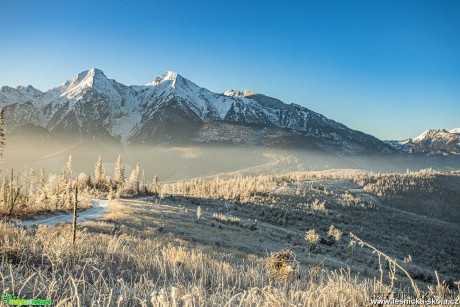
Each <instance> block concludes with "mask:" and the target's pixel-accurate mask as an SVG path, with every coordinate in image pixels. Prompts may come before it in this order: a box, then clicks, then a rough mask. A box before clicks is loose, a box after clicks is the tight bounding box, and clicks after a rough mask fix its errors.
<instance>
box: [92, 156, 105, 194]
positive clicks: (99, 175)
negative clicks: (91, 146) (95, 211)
mask: <svg viewBox="0 0 460 307" xmlns="http://www.w3.org/2000/svg"><path fill="white" fill-rule="evenodd" d="M103 178H104V169H103V168H102V156H101V155H99V158H98V159H97V162H96V166H95V168H94V180H95V184H96V186H97V187H99V186H100V185H101V184H102V181H103Z"/></svg>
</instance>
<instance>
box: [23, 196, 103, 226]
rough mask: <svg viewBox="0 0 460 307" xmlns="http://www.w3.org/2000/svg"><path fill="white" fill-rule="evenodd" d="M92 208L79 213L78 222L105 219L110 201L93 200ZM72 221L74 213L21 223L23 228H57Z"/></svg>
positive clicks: (42, 217) (38, 217) (41, 217)
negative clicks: (32, 226) (41, 226)
mask: <svg viewBox="0 0 460 307" xmlns="http://www.w3.org/2000/svg"><path fill="white" fill-rule="evenodd" d="M91 205H92V207H91V208H89V209H87V210H84V211H80V212H78V215H77V221H78V222H86V221H89V220H95V219H99V218H101V217H103V216H104V215H105V214H106V213H108V212H109V201H108V200H103V199H93V200H91ZM71 221H72V213H62V214H59V215H54V216H37V217H36V218H33V219H30V220H24V221H21V223H20V225H21V226H30V225H47V226H55V225H58V224H65V223H70V222H71Z"/></svg>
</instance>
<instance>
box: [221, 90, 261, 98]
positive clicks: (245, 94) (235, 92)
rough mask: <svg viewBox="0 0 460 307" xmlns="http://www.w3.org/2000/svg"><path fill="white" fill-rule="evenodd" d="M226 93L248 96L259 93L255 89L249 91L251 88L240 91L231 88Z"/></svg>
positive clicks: (227, 94)
mask: <svg viewBox="0 0 460 307" xmlns="http://www.w3.org/2000/svg"><path fill="white" fill-rule="evenodd" d="M224 95H225V96H233V97H247V96H252V95H257V93H256V92H253V91H249V90H244V91H239V90H233V89H229V90H228V91H226V92H225V93H224Z"/></svg>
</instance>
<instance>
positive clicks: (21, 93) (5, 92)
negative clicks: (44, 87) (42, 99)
mask: <svg viewBox="0 0 460 307" xmlns="http://www.w3.org/2000/svg"><path fill="white" fill-rule="evenodd" d="M41 94H43V93H42V92H41V91H40V90H38V89H36V88H34V87H33V86H31V85H29V86H26V87H24V86H18V87H17V88H12V87H9V86H3V87H2V88H0V106H6V105H9V104H13V103H25V102H28V101H32V100H33V99H35V98H36V97H37V96H39V95H41Z"/></svg>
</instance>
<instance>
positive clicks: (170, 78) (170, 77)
mask: <svg viewBox="0 0 460 307" xmlns="http://www.w3.org/2000/svg"><path fill="white" fill-rule="evenodd" d="M178 79H183V78H182V76H181V75H179V74H178V73H177V72H175V71H170V70H169V71H167V72H165V73H164V74H163V75H161V76H160V77H156V78H155V80H153V81H151V82H149V83H147V84H146V85H153V86H158V85H160V84H162V83H164V82H169V83H171V87H175V86H176V81H177V80H178Z"/></svg>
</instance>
